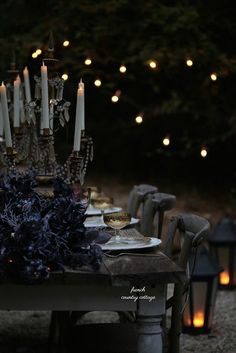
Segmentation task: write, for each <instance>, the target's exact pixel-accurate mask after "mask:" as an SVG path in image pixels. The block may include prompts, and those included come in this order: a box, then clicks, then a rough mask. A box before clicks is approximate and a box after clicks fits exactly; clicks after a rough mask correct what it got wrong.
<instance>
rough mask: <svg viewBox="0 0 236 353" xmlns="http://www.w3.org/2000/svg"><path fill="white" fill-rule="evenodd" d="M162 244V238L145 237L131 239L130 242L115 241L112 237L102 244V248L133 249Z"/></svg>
mask: <svg viewBox="0 0 236 353" xmlns="http://www.w3.org/2000/svg"><path fill="white" fill-rule="evenodd" d="M160 244H161V239H158V238H151V237H147V238H146V237H145V241H144V242H142V241H135V240H134V241H131V242H130V243H128V244H127V243H122V242H121V243H115V242H114V241H113V240H112V239H110V240H109V241H108V242H107V243H106V244H104V245H101V247H102V250H131V249H146V248H152V247H154V246H158V245H160Z"/></svg>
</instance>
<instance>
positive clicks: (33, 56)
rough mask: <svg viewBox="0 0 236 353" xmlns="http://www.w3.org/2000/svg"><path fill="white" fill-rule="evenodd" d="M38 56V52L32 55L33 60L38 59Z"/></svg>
mask: <svg viewBox="0 0 236 353" xmlns="http://www.w3.org/2000/svg"><path fill="white" fill-rule="evenodd" d="M37 56H38V54H37V53H36V51H35V52H34V53H33V54H32V58H33V59H36V58H37Z"/></svg>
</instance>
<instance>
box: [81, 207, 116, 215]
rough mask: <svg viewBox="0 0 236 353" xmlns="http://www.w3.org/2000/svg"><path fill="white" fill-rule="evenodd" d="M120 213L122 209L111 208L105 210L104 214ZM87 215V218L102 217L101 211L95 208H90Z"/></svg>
mask: <svg viewBox="0 0 236 353" xmlns="http://www.w3.org/2000/svg"><path fill="white" fill-rule="evenodd" d="M120 211H122V208H121V207H110V208H106V209H105V210H104V214H107V213H115V212H120ZM85 214H86V215H87V216H98V215H101V210H100V209H99V208H95V207H93V206H89V207H88V208H87V210H86V212H85Z"/></svg>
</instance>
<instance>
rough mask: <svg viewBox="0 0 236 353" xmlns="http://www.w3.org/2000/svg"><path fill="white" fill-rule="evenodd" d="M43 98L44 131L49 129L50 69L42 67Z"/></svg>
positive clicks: (42, 116) (42, 117)
mask: <svg viewBox="0 0 236 353" xmlns="http://www.w3.org/2000/svg"><path fill="white" fill-rule="evenodd" d="M41 96H42V114H41V119H42V125H41V126H42V129H49V104H48V69H47V66H45V65H44V62H43V65H42V66H41Z"/></svg>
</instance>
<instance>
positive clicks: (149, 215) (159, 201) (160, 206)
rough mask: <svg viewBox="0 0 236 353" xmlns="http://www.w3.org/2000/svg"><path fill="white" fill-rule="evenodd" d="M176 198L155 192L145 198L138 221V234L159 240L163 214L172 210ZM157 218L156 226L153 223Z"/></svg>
mask: <svg viewBox="0 0 236 353" xmlns="http://www.w3.org/2000/svg"><path fill="white" fill-rule="evenodd" d="M175 204H176V197H175V196H174V195H171V194H166V193H161V192H157V193H154V194H149V195H147V197H146V200H145V202H144V207H143V215H142V218H141V220H140V232H141V233H142V234H143V235H146V236H153V235H156V236H157V238H160V239H161V234H162V227H163V221H164V214H165V212H166V211H169V210H171V209H172V208H174V206H175ZM156 218H157V220H158V222H157V226H155V224H154V221H155V219H156Z"/></svg>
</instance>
